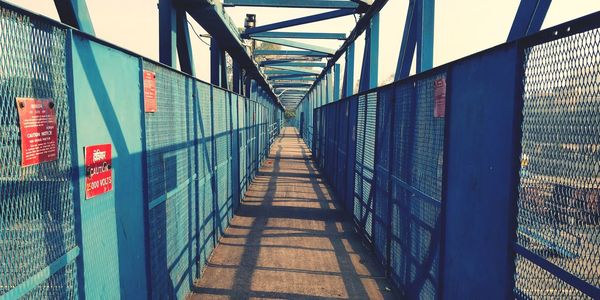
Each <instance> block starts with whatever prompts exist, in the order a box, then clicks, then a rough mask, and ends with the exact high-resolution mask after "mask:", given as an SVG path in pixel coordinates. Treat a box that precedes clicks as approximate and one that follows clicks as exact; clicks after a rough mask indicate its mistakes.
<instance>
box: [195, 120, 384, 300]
mask: <svg viewBox="0 0 600 300" xmlns="http://www.w3.org/2000/svg"><path fill="white" fill-rule="evenodd" d="M310 155H311V154H310V151H309V150H308V148H307V147H306V145H305V144H304V143H303V142H302V140H301V139H300V138H299V137H298V134H297V132H296V130H295V129H293V128H285V130H284V132H283V134H282V135H281V136H280V137H279V138H277V140H276V141H275V143H274V145H273V147H272V149H271V153H270V155H269V159H268V160H267V161H266V162H265V165H264V166H263V167H262V168H261V170H260V172H259V173H258V175H257V177H256V178H255V181H254V182H253V183H252V185H251V186H250V188H249V190H248V192H247V193H246V196H245V200H244V201H243V203H242V205H241V207H240V209H239V211H238V213H237V215H236V216H235V217H234V218H233V220H232V223H231V225H230V226H229V228H227V230H226V231H225V234H224V236H223V238H222V239H221V241H220V244H219V245H218V246H217V248H216V249H215V252H214V254H213V256H212V257H211V259H210V261H209V263H208V265H207V268H206V270H205V272H204V274H203V276H202V278H200V279H199V280H198V281H197V282H196V285H195V287H194V289H193V293H192V294H191V295H190V296H189V297H188V298H190V299H247V298H286V299H331V298H341V299H394V298H395V297H394V295H393V294H392V293H391V292H390V291H387V289H386V287H387V286H388V284H387V281H386V280H385V278H384V273H383V270H382V269H381V268H380V267H379V266H378V264H377V263H376V262H375V260H374V256H372V254H371V253H370V252H369V251H368V250H367V249H366V248H365V247H364V246H363V245H362V243H361V239H360V237H359V236H358V235H357V234H355V233H354V230H353V226H352V223H351V220H350V219H349V218H346V217H345V215H344V213H343V211H342V209H341V208H338V206H337V204H336V203H335V202H334V201H333V200H332V194H331V191H330V189H329V188H328V187H327V186H326V185H325V183H324V182H323V179H322V178H321V175H320V173H319V171H318V170H317V168H316V167H315V165H314V164H313V162H312V160H311V157H310Z"/></svg>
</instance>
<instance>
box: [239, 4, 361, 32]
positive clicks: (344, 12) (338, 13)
mask: <svg viewBox="0 0 600 300" xmlns="http://www.w3.org/2000/svg"><path fill="white" fill-rule="evenodd" d="M355 12H357V11H355V10H354V9H349V8H345V9H338V10H334V11H330V12H326V13H321V14H316V15H310V16H306V17H301V18H296V19H291V20H286V21H282V22H277V23H272V24H268V25H263V26H257V27H254V28H249V29H246V31H244V33H245V34H252V33H257V32H265V31H270V30H275V29H281V28H286V27H291V26H297V25H303V24H308V23H313V22H318V21H323V20H328V19H333V18H338V17H343V16H348V15H352V14H354V13H355Z"/></svg>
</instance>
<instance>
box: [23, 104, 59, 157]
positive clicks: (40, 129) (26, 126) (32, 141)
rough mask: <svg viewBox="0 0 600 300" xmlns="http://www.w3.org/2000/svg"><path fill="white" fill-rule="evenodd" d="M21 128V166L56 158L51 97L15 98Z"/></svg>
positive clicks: (56, 148)
mask: <svg viewBox="0 0 600 300" xmlns="http://www.w3.org/2000/svg"><path fill="white" fill-rule="evenodd" d="M17 110H18V112H19V126H20V128H21V166H23V167H27V166H32V165H37V164H41V163H44V162H49V161H53V160H56V159H57V158H58V142H57V139H58V138H57V128H56V110H55V107H54V101H52V99H34V98H17Z"/></svg>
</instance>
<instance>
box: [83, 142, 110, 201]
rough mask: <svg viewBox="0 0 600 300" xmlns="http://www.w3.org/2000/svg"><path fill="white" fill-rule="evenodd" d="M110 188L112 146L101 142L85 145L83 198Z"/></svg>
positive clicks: (93, 195)
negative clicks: (99, 143)
mask: <svg viewBox="0 0 600 300" xmlns="http://www.w3.org/2000/svg"><path fill="white" fill-rule="evenodd" d="M112 189H113V176H112V146H111V145H110V144H103V145H94V146H87V147H85V199H90V198H92V197H95V196H98V195H101V194H104V193H106V192H109V191H111V190H112Z"/></svg>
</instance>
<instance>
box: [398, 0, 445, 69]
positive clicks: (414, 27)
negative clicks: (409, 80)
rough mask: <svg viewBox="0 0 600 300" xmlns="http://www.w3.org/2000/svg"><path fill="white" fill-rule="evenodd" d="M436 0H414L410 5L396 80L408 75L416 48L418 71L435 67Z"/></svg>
mask: <svg viewBox="0 0 600 300" xmlns="http://www.w3.org/2000/svg"><path fill="white" fill-rule="evenodd" d="M434 20H435V0H412V1H411V2H410V4H409V7H408V12H407V15H406V22H405V24H404V33H403V36H402V44H401V45H400V53H399V55H398V64H397V65H396V74H395V75H394V79H395V80H400V79H402V78H405V77H408V75H409V74H410V68H411V66H412V62H413V57H414V55H415V49H416V50H417V64H416V65H417V73H420V72H423V71H426V70H428V69H431V68H432V67H433V37H434Z"/></svg>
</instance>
